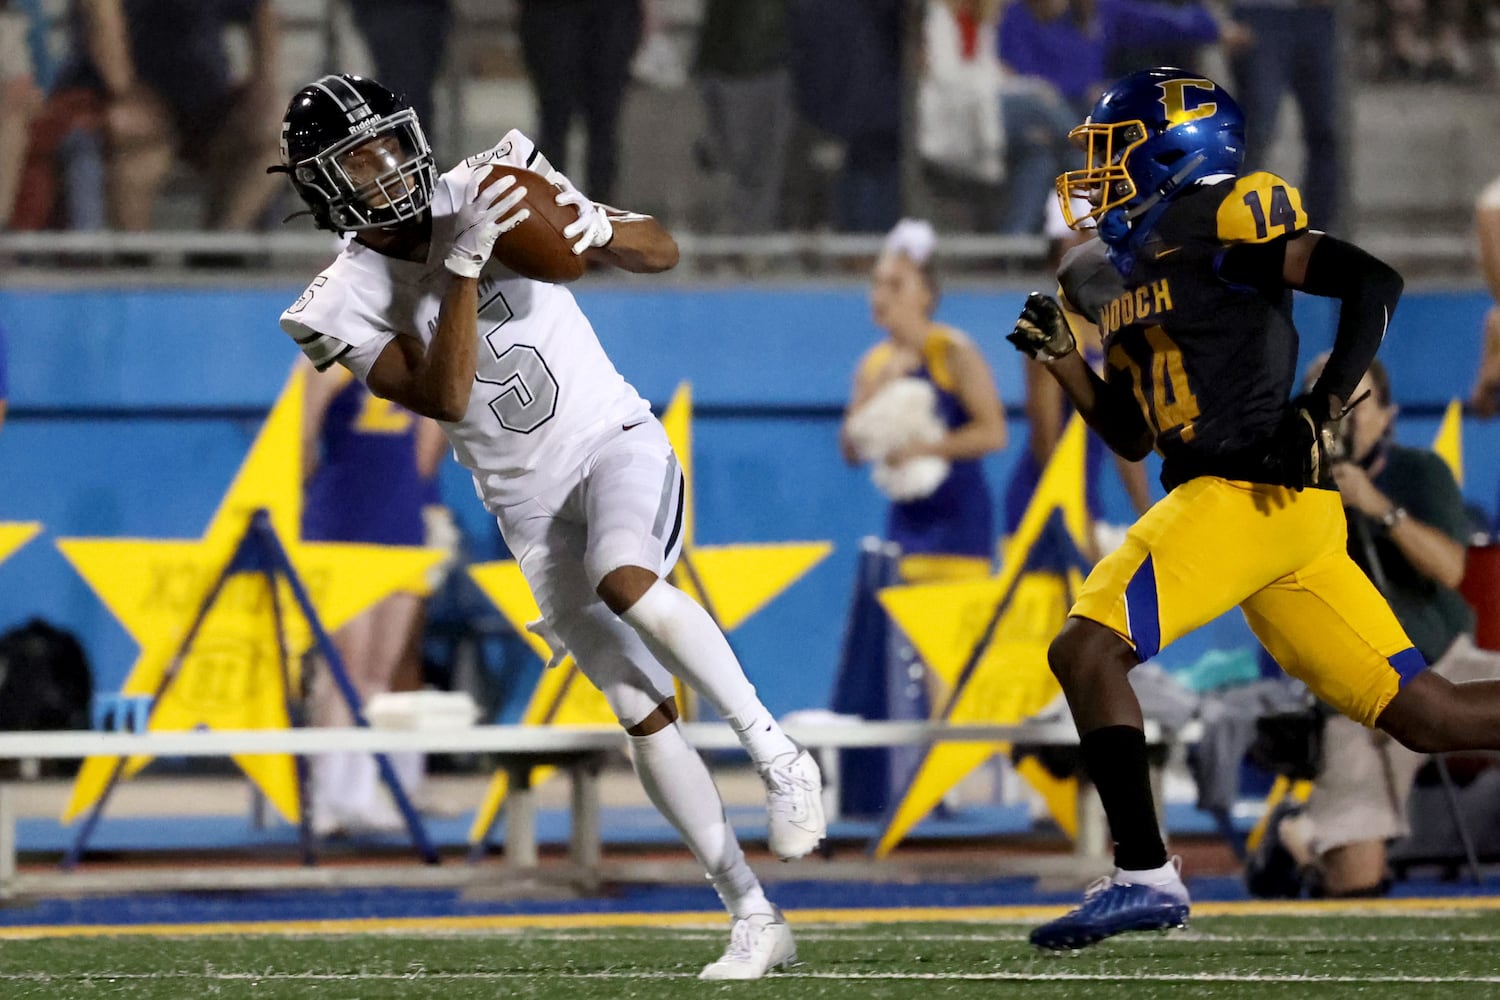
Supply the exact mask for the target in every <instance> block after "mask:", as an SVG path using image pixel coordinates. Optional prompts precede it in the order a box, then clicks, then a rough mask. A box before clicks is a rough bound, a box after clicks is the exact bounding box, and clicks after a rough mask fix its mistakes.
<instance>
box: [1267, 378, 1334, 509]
mask: <svg viewBox="0 0 1500 1000" xmlns="http://www.w3.org/2000/svg"><path fill="white" fill-rule="evenodd" d="M1348 412H1349V410H1348V408H1347V407H1346V408H1344V409H1343V410H1340V411H1339V412H1337V413H1335V412H1333V403H1332V401H1331V400H1330V399H1329V397H1328V396H1327V395H1325V394H1324V393H1303V394H1302V395H1300V396H1296V397H1294V398H1293V399H1292V401H1291V403H1289V404H1288V406H1287V411H1286V413H1285V414H1284V415H1283V416H1282V418H1281V425H1280V426H1279V427H1277V428H1276V433H1275V434H1273V435H1272V436H1271V444H1270V448H1269V449H1268V450H1267V453H1266V471H1267V473H1268V474H1269V477H1270V478H1271V479H1272V481H1274V482H1276V483H1279V484H1281V485H1282V486H1290V487H1291V488H1292V489H1294V490H1301V489H1303V488H1305V487H1308V486H1315V485H1317V484H1318V483H1321V482H1324V481H1325V480H1327V479H1328V477H1329V475H1330V470H1331V469H1332V468H1333V463H1334V461H1336V460H1337V459H1338V458H1340V457H1342V454H1343V444H1342V439H1341V438H1340V437H1339V421H1340V420H1341V419H1342V418H1343V416H1344V414H1345V413H1348Z"/></svg>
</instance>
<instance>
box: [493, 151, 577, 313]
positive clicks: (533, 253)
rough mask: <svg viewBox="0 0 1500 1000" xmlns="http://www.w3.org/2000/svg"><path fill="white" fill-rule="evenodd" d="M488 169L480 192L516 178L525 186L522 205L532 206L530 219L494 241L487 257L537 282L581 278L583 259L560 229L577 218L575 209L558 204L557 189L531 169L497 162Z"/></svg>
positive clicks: (558, 281) (561, 281)
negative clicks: (509, 177)
mask: <svg viewBox="0 0 1500 1000" xmlns="http://www.w3.org/2000/svg"><path fill="white" fill-rule="evenodd" d="M479 169H481V170H483V169H484V168H483V167H480V168H479ZM489 170H490V173H489V176H487V177H486V178H485V179H484V181H483V182H482V183H481V185H480V188H479V190H480V191H483V190H485V188H488V187H489V186H490V185H492V184H494V183H496V182H497V181H499V180H500V178H502V177H505V176H507V175H509V176H512V177H515V179H516V184H517V185H518V186H520V187H524V188H525V189H526V199H525V201H524V202H523V204H524V205H525V206H526V207H527V208H529V209H531V217H530V218H528V219H527V220H526V221H525V222H523V223H521V224H520V225H519V226H517V227H516V228H514V229H512V230H511V231H510V232H508V233H502V234H501V236H500V238H499V239H498V240H496V241H495V249H494V250H493V251H492V252H491V254H490V259H491V260H494V261H497V262H499V263H500V264H502V265H504V266H505V267H508V268H510V269H511V270H512V271H514V272H516V273H517V274H519V275H521V276H522V277H523V278H534V279H536V280H537V281H547V282H552V283H554V284H560V283H563V282H568V281H574V280H576V279H578V278H580V277H582V276H583V271H584V261H583V258H582V257H580V256H578V255H577V254H575V253H573V249H572V246H571V245H570V241H569V240H568V239H566V238H565V237H564V236H563V229H564V228H566V227H567V226H569V225H572V224H573V223H575V222H577V221H578V209H576V208H574V207H573V206H571V205H559V204H557V202H556V201H555V200H554V199H556V197H557V188H555V187H553V186H552V185H551V184H549V183H547V178H545V177H543V176H542V175H541V174H539V173H537V172H536V171H534V170H527V169H525V168H523V167H511V166H506V165H504V164H499V163H497V164H493V165H491V166H490V168H489Z"/></svg>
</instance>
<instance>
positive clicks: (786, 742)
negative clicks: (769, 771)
mask: <svg viewBox="0 0 1500 1000" xmlns="http://www.w3.org/2000/svg"><path fill="white" fill-rule="evenodd" d="M724 721H726V722H728V723H729V725H730V726H731V727H732V728H733V729H734V731H735V733H736V734H738V736H739V738H740V743H741V744H743V745H744V747H745V752H746V753H748V754H749V755H750V759H751V760H752V761H754V762H755V766H756V767H765V766H766V765H767V764H769V763H771V761H773V760H775V759H776V758H777V757H784V756H786V755H787V754H795V753H797V744H795V743H793V742H792V740H791V737H789V736H787V734H786V733H784V732H782V731H781V727H780V726H779V725H777V724H776V720H775V719H774V718H772V716H771V711H770V709H768V708H766V706H764V705H762V704H761V703H760V699H759V698H755V699H753V700H752V701H751V703H750V704H749V705H745V706H743V707H741V708H740V709H739V710H738V711H735V712H731V713H729V715H727V716H726V717H725V719H724Z"/></svg>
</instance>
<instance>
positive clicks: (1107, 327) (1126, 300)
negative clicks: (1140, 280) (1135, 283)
mask: <svg viewBox="0 0 1500 1000" xmlns="http://www.w3.org/2000/svg"><path fill="white" fill-rule="evenodd" d="M1171 311H1172V287H1171V286H1170V285H1169V284H1168V283H1167V279H1166V278H1158V279H1157V280H1155V281H1153V282H1151V283H1150V284H1146V285H1142V286H1140V287H1139V288H1133V289H1131V290H1130V291H1128V292H1126V293H1125V294H1124V295H1119V296H1116V297H1115V298H1114V299H1112V300H1111V301H1110V303H1109V304H1108V305H1106V306H1104V307H1103V308H1102V309H1100V310H1099V329H1100V332H1102V333H1104V334H1106V335H1107V334H1111V333H1114V332H1115V331H1116V330H1118V329H1120V327H1122V326H1130V325H1131V324H1132V323H1146V322H1150V321H1152V320H1155V319H1156V318H1157V317H1159V316H1161V315H1162V314H1163V313H1169V312H1171Z"/></svg>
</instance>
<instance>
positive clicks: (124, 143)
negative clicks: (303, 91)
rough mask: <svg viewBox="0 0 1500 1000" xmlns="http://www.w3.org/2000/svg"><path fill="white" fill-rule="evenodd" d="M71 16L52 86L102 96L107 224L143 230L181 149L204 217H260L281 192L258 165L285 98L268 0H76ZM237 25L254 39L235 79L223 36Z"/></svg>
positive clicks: (268, 151) (243, 221) (247, 220)
mask: <svg viewBox="0 0 1500 1000" xmlns="http://www.w3.org/2000/svg"><path fill="white" fill-rule="evenodd" d="M76 13H77V17H76V18H75V22H76V23H75V27H76V28H77V29H78V31H79V37H78V39H77V43H76V51H75V54H74V55H75V58H74V61H73V62H72V63H71V64H70V65H69V66H67V67H65V68H64V69H63V70H62V72H61V75H60V79H59V81H58V87H59V89H60V90H62V91H64V92H68V91H73V90H77V89H80V88H81V89H84V90H88V91H92V92H93V93H94V94H96V95H97V97H98V99H99V101H100V102H102V105H103V122H104V124H103V129H104V135H105V139H106V150H107V160H106V186H107V204H108V208H109V218H110V224H111V225H112V226H114V227H115V228H118V229H126V230H144V229H150V228H151V226H152V222H153V214H154V211H155V207H156V201H157V197H158V195H160V193H161V191H162V188H163V186H164V185H165V183H166V181H167V178H168V175H169V174H170V172H171V170H172V166H173V163H174V162H175V161H176V160H177V159H179V158H180V159H182V160H184V161H186V162H188V163H191V164H192V165H193V166H194V167H196V168H197V169H198V171H199V173H200V174H201V176H202V177H203V179H204V181H205V182H206V184H207V186H208V192H209V194H208V205H207V213H206V215H207V222H208V224H209V225H211V226H212V227H214V228H216V229H249V228H252V227H254V226H256V225H257V224H258V223H260V222H261V221H262V216H263V215H264V213H265V210H266V208H267V206H268V204H269V202H270V201H271V199H272V197H273V196H274V195H275V194H276V192H277V191H278V189H279V181H278V180H277V179H276V178H275V177H269V176H267V175H266V173H265V171H264V168H263V164H264V163H266V162H267V161H268V160H270V159H274V158H275V155H276V152H275V151H276V143H277V129H278V126H279V120H280V114H281V106H282V105H281V88H280V85H279V83H278V65H279V61H278V60H279V55H278V53H279V48H280V28H279V25H278V20H277V12H276V6H275V4H274V3H273V0H77V8H76ZM234 25H242V26H244V27H245V28H246V29H247V30H248V32H249V37H250V64H249V69H248V72H247V74H246V75H245V76H244V77H243V78H242V79H239V80H236V79H234V78H233V77H232V75H231V71H230V58H229V51H228V47H227V41H226V37H225V35H226V32H227V30H228V29H229V28H230V27H231V26H234Z"/></svg>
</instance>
